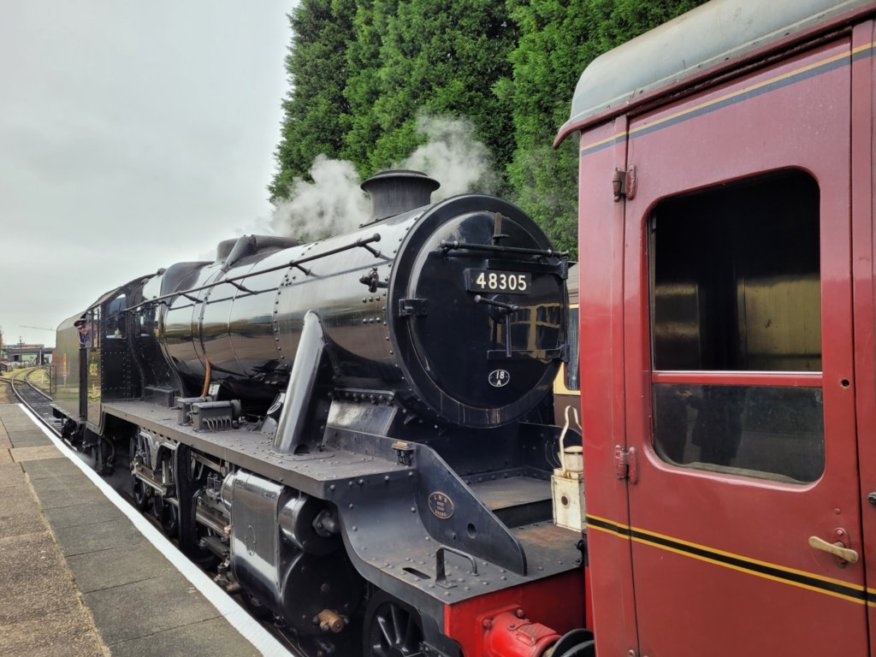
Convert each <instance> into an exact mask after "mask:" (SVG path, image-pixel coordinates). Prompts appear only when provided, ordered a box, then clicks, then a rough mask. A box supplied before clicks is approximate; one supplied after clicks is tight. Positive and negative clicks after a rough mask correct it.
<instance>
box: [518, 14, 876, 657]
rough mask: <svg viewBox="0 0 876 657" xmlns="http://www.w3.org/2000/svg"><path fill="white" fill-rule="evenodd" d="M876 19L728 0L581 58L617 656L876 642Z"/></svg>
mask: <svg viewBox="0 0 876 657" xmlns="http://www.w3.org/2000/svg"><path fill="white" fill-rule="evenodd" d="M874 32H876V3H874V2H872V1H869V2H863V1H860V0H856V1H847V2H836V1H835V0H781V1H780V0H771V1H770V2H756V1H754V0H715V1H713V2H710V3H708V4H706V5H703V6H702V7H700V8H698V9H696V10H694V11H692V12H689V13H688V14H686V15H684V16H681V17H680V18H678V19H676V20H674V21H672V22H670V23H667V24H666V25H664V26H662V27H660V28H658V29H656V30H654V31H652V32H650V33H648V34H646V35H644V36H642V37H640V38H638V39H635V40H633V41H631V42H629V43H627V44H625V45H624V46H622V47H620V48H618V49H616V50H614V51H612V52H610V53H608V54H606V55H604V56H602V57H600V58H599V59H597V60H596V61H594V62H593V63H592V64H591V65H590V66H589V67H588V68H587V69H586V70H585V72H584V73H583V75H582V77H581V80H580V82H579V84H578V87H577V90H576V92H575V97H574V101H573V105H572V113H571V118H570V120H569V121H568V122H567V123H566V124H565V125H564V126H563V127H562V129H561V130H560V133H559V135H558V137H557V140H558V141H559V140H562V139H564V138H567V137H568V136H569V135H571V134H572V133H578V134H579V135H580V190H581V199H580V232H579V235H580V251H579V255H580V309H581V326H580V329H581V344H580V347H581V351H580V366H581V389H582V404H583V408H582V410H583V414H582V417H583V426H584V455H585V481H586V485H585V489H586V494H587V515H586V519H587V525H588V526H587V535H588V545H589V550H590V552H589V556H590V573H589V575H590V577H589V579H590V583H591V585H592V600H591V601H592V613H593V624H594V628H595V632H596V651H597V654H598V655H600V657H608V656H611V657H614V656H620V655H623V656H627V655H629V656H631V657H633V656H638V655H641V656H643V657H644V656H645V655H647V656H648V657H664V656H667V655H672V657H683V656H685V655H692V656H693V655H696V656H702V655H739V654H749V655H768V654H770V655H794V656H795V657H815V656H824V655H867V654H874V653H876V642H874V637H876V613H874V604H876V583H874V581H876V570H874V569H876V552H874V550H876V441H874V435H873V434H874V427H876V403H874V400H876V376H874V367H873V362H874V360H876V340H874V319H876V288H874V280H873V279H874V276H873V273H874V244H876V242H874V230H873V205H874V195H873V190H874V184H876V177H874V167H873V154H874V131H876V130H874V112H873V107H874V102H876V94H874V89H876V85H874V65H876V63H874V61H876V60H874ZM590 606H591V605H590V604H588V607H590ZM532 615H533V616H535V614H534V613H533V614H532Z"/></svg>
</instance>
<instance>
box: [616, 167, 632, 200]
mask: <svg viewBox="0 0 876 657" xmlns="http://www.w3.org/2000/svg"><path fill="white" fill-rule="evenodd" d="M611 191H612V192H613V193H614V200H615V201H620V200H621V199H628V200H629V199H633V198H635V196H636V167H630V168H629V169H615V170H614V175H613V176H612V177H611Z"/></svg>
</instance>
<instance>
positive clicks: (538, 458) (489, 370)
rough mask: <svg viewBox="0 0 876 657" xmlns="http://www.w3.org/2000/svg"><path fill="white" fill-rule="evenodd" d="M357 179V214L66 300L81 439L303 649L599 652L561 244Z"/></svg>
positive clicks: (496, 218) (237, 243) (62, 355)
mask: <svg viewBox="0 0 876 657" xmlns="http://www.w3.org/2000/svg"><path fill="white" fill-rule="evenodd" d="M362 187H363V189H364V190H366V191H367V192H368V193H369V194H370V195H371V198H372V203H373V216H372V218H371V219H370V221H369V222H367V223H366V224H363V225H362V226H360V228H359V229H358V230H357V231H355V232H352V233H350V234H347V235H342V236H337V237H332V238H330V239H326V240H323V241H319V242H314V243H308V244H300V243H298V242H296V241H294V240H291V239H287V238H281V237H265V236H253V235H249V236H244V237H241V238H239V239H237V240H230V241H225V242H222V243H220V244H219V246H218V249H217V254H216V258H215V260H213V261H212V262H181V263H177V264H173V265H171V266H170V267H168V268H167V269H162V270H159V271H158V272H157V273H156V274H154V275H149V276H144V277H141V278H138V279H136V280H134V281H131V282H130V283H127V284H125V285H122V286H121V287H118V288H116V289H113V290H111V291H109V292H107V293H106V294H104V295H103V296H101V297H100V298H99V299H98V300H97V301H95V302H94V303H93V304H91V305H90V306H88V307H87V308H85V309H84V310H83V311H82V312H80V313H77V314H76V315H74V316H73V317H70V318H69V319H67V320H65V321H64V322H63V323H62V324H61V325H60V326H59V328H58V334H57V348H56V351H55V363H54V365H53V388H54V399H55V412H56V415H58V416H59V417H62V418H64V434H65V437H66V439H67V440H68V441H70V442H71V443H72V444H74V445H76V446H78V447H79V448H81V449H87V450H91V451H93V452H94V454H95V459H96V463H97V467H98V468H100V469H103V470H109V469H112V468H113V467H115V466H121V465H122V464H123V463H125V462H127V463H129V464H130V472H131V479H130V485H131V491H130V492H131V495H132V497H133V499H134V501H135V502H136V504H137V505H138V506H140V507H141V508H143V509H149V510H151V512H152V513H154V514H155V515H156V517H157V518H158V519H159V520H160V521H161V523H162V524H163V526H164V528H165V530H166V531H167V532H168V533H170V534H172V535H174V536H175V537H176V538H177V540H178V542H179V545H180V547H181V549H182V550H183V551H185V552H186V553H188V554H190V555H192V556H193V557H194V558H197V559H201V560H213V561H214V562H215V566H216V572H217V573H218V574H217V576H216V579H217V582H219V583H220V584H222V585H224V586H226V588H228V589H229V590H240V591H242V592H243V594H244V595H245V597H246V598H247V599H248V600H249V601H250V603H251V604H252V605H253V606H254V607H255V608H257V609H260V610H261V611H263V612H264V613H265V614H266V615H268V616H272V617H273V619H274V621H275V622H276V623H277V624H278V626H280V627H281V628H282V629H283V631H284V632H285V633H286V635H287V636H289V637H290V639H291V640H293V641H294V642H295V643H296V644H297V646H298V647H299V648H300V650H301V651H302V652H303V653H304V654H306V655H308V656H316V655H363V656H367V657H371V656H377V655H380V656H389V655H393V656H398V655H414V654H418V655H430V656H435V657H439V656H443V657H459V656H461V655H463V654H464V655H466V656H473V655H484V656H488V655H496V656H498V655H505V656H510V655H514V656H518V655H519V656H522V655H532V656H536V655H542V654H543V653H544V652H545V651H546V650H547V649H548V648H549V647H551V646H556V645H558V644H559V645H561V646H565V647H564V648H563V653H565V652H567V650H569V649H572V648H574V647H576V646H577V647H578V648H576V649H578V650H579V652H575V653H574V654H588V653H587V652H586V651H587V650H588V647H587V646H589V645H592V642H591V641H590V637H589V636H588V635H587V634H586V633H583V634H582V632H581V631H580V630H578V631H573V630H574V628H576V627H577V626H578V625H579V624H580V623H581V621H582V619H583V616H584V614H583V600H582V596H581V591H582V590H583V581H582V579H583V561H584V555H583V550H584V546H583V543H582V540H581V537H582V534H581V531H580V529H581V528H580V525H579V526H575V524H574V522H575V520H574V519H575V518H576V517H577V522H579V523H580V519H581V517H582V514H581V509H582V506H583V492H582V488H581V476H580V469H581V466H580V455H579V456H578V465H577V466H576V465H574V464H573V465H569V464H568V461H567V459H562V463H560V462H559V461H560V457H559V456H558V455H560V456H561V451H562V445H563V442H564V440H563V438H564V431H563V430H561V429H559V428H558V427H557V426H553V425H552V424H551V423H550V422H551V420H552V415H551V408H550V389H551V386H552V383H553V381H554V378H555V375H556V373H557V369H558V366H559V364H560V363H561V362H562V361H563V360H564V358H566V355H567V344H566V338H567V336H566V323H567V313H568V308H567V291H566V285H565V281H566V278H567V273H568V263H567V262H566V260H565V259H564V257H563V254H561V253H558V252H556V251H555V250H554V249H553V248H552V247H551V244H550V243H549V241H548V239H547V238H546V237H545V235H544V234H543V233H542V231H541V230H540V229H539V228H538V227H537V226H536V225H535V223H534V222H533V221H532V220H531V219H530V217H528V216H527V215H526V214H525V213H523V212H522V211H521V210H520V209H518V208H516V207H515V206H513V205H512V204H510V203H508V202H506V201H503V200H501V199H498V198H495V197H491V196H485V195H463V196H457V197H454V198H451V199H448V200H445V201H442V202H439V203H435V204H432V203H431V202H430V198H431V193H432V192H433V191H434V190H435V189H437V187H438V183H437V182H436V181H434V180H433V179H431V178H428V177H427V176H425V175H423V174H420V173H418V172H410V171H393V172H384V173H382V174H378V175H377V176H375V177H373V178H371V179H369V180H367V181H366V182H365V183H363V186H362ZM570 436H577V434H575V432H574V430H571V434H570ZM566 442H567V443H574V442H577V443H578V444H579V445H580V436H578V437H577V441H576V440H574V439H572V438H569V439H568V440H566ZM577 449H578V453H579V454H580V447H578V448H577ZM572 451H573V452H574V449H573V450H572ZM573 456H574V454H573ZM572 461H574V458H573V459H572ZM552 475H553V478H552ZM552 491H553V494H552ZM555 507H565V508H571V509H573V510H574V512H573V513H566V514H562V513H561V514H559V515H560V517H565V518H572V521H571V524H570V523H569V522H568V521H567V522H565V523H564V524H566V525H567V526H566V527H561V526H558V525H557V524H555V523H554V522H553V518H554V516H555V515H557V510H558V509H557V508H555ZM560 510H562V509H560ZM560 601H562V604H553V603H555V602H560ZM530 606H537V607H539V608H540V609H541V608H547V607H550V608H552V611H551V613H550V614H547V615H545V614H542V615H541V616H540V618H539V620H541V621H544V622H545V623H549V624H550V627H547V626H546V625H542V624H541V623H536V622H532V621H530V620H529V619H528V618H527V612H526V609H527V608H528V607H530ZM570 631H572V633H571V634H569V635H567V636H564V637H561V636H560V633H563V632H570ZM581 650H584V652H581ZM570 654H571V653H570Z"/></svg>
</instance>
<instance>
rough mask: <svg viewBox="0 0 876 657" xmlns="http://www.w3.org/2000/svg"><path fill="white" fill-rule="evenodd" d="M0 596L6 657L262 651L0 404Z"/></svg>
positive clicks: (1, 647)
mask: <svg viewBox="0 0 876 657" xmlns="http://www.w3.org/2000/svg"><path fill="white" fill-rule="evenodd" d="M0 589H2V590H3V591H4V595H3V596H0V656H2V657H19V656H20V657H55V656H57V657H92V656H94V657H106V656H108V655H112V656H113V657H129V656H130V657H134V656H136V657H150V656H155V657H159V656H160V657H175V656H180V657H182V656H185V657H199V656H201V655H203V656H204V657H207V656H209V657H223V656H227V657H249V656H253V657H254V656H256V655H259V654H260V652H259V651H258V650H257V649H256V648H255V647H254V646H253V645H252V644H251V643H250V642H249V641H247V640H246V639H245V638H244V637H243V636H242V635H241V634H240V633H239V632H238V631H237V630H236V629H234V628H233V627H232V626H231V625H230V624H229V622H228V620H227V619H226V618H225V617H224V616H222V615H221V614H220V613H219V612H218V611H217V609H216V608H215V607H214V606H213V605H212V604H211V603H210V602H208V601H207V600H206V598H204V596H203V595H202V594H201V593H200V592H198V591H197V590H196V589H195V588H194V587H193V586H192V585H190V584H189V582H188V581H187V580H186V579H185V578H184V577H183V576H182V575H181V574H180V573H179V571H177V570H176V568H174V566H173V565H172V564H171V563H170V562H169V561H167V559H165V557H164V556H163V555H162V554H161V553H160V552H159V551H158V550H157V549H156V548H155V547H154V546H153V545H152V544H151V543H149V542H148V541H147V540H146V538H144V537H143V535H142V534H141V533H140V532H139V531H138V530H137V529H136V528H135V527H134V525H133V524H132V523H131V522H130V521H129V520H128V519H127V518H126V517H125V516H124V514H122V512H121V511H119V509H117V508H116V507H115V506H114V505H113V504H112V503H111V502H110V501H109V500H108V499H107V498H106V497H105V496H104V495H103V493H101V491H100V490H99V489H98V488H97V487H96V486H95V485H94V484H93V483H92V482H91V481H90V480H89V479H88V478H87V477H86V476H85V475H84V474H83V473H82V471H81V470H79V468H78V467H76V465H74V464H73V463H72V462H71V461H69V460H68V459H67V458H65V457H64V455H63V454H61V452H60V451H59V450H58V449H57V448H56V447H55V446H54V445H53V444H52V442H51V441H50V440H49V439H48V438H47V437H46V436H45V435H44V434H43V432H42V431H41V430H40V429H39V428H38V427H37V426H35V425H34V424H33V422H32V421H31V420H30V419H29V418H28V417H27V415H26V414H25V413H24V411H23V410H22V409H21V408H20V407H19V406H17V405H13V404H3V403H2V400H0Z"/></svg>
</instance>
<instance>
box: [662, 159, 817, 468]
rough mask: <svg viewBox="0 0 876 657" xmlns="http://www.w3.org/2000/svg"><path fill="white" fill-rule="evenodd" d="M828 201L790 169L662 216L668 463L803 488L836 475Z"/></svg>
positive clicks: (669, 208) (673, 205)
mask: <svg viewBox="0 0 876 657" xmlns="http://www.w3.org/2000/svg"><path fill="white" fill-rule="evenodd" d="M818 204H819V192H818V185H817V183H816V182H815V180H814V179H813V178H812V177H811V176H809V175H807V174H805V173H802V172H799V171H791V172H783V173H778V174H771V175H768V176H761V177H758V178H756V179H753V180H748V181H744V182H740V183H735V184H728V185H721V186H719V187H715V188H712V189H709V190H706V191H702V192H698V193H695V194H688V195H685V196H679V197H676V198H670V199H666V200H664V201H662V202H661V203H659V204H658V205H657V206H656V207H655V209H654V212H653V215H652V217H651V220H650V222H649V230H650V236H649V237H650V239H649V249H650V253H649V256H650V259H649V267H650V277H651V324H652V327H651V328H652V359H653V368H654V370H655V372H654V385H653V400H652V401H653V410H654V414H653V417H654V442H655V448H656V449H657V452H658V453H659V454H660V455H661V456H662V457H663V458H664V459H665V460H667V461H670V462H672V463H676V464H680V465H691V466H693V467H702V468H706V469H716V468H717V469H722V468H726V469H729V471H734V472H738V471H742V472H743V473H746V474H752V475H755V476H771V477H774V478H775V477H778V478H783V479H789V480H792V481H802V482H810V481H814V480H815V479H817V478H818V477H819V476H820V474H821V472H822V471H823V466H824V454H823V452H824V428H823V419H822V402H821V382H820V377H819V376H817V375H818V373H820V371H821V319H820V312H821V296H820V277H819V213H818ZM810 373H811V375H812V376H811V377H808V378H807V376H806V375H807V374H810ZM795 375H797V376H795ZM791 380H793V381H794V382H793V383H789V382H790V381H791ZM801 381H802V383H801ZM801 385H802V389H801V388H800V386H801ZM791 386H793V387H791Z"/></svg>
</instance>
